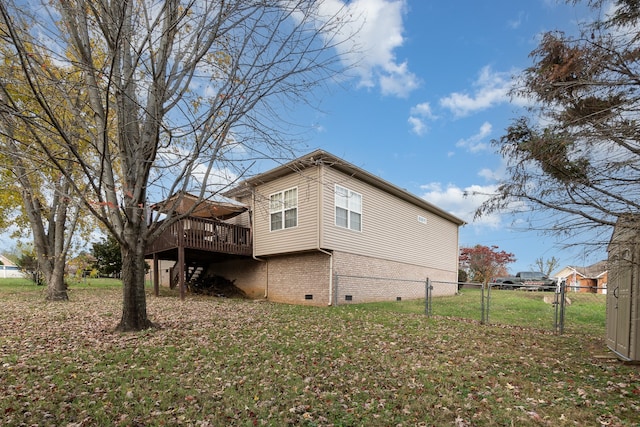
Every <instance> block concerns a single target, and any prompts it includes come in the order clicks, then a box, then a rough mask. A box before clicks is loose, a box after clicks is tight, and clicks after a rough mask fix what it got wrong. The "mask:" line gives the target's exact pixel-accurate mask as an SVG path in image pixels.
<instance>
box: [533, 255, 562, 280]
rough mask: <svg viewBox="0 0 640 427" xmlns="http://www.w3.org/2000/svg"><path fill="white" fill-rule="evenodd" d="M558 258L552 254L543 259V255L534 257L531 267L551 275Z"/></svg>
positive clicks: (556, 266)
mask: <svg viewBox="0 0 640 427" xmlns="http://www.w3.org/2000/svg"><path fill="white" fill-rule="evenodd" d="M559 265H560V260H559V259H558V258H556V257H554V256H552V257H551V258H547V259H544V258H543V257H539V258H536V260H535V262H534V264H533V266H532V267H531V268H532V269H534V270H535V271H539V272H541V273H544V274H545V275H546V276H551V273H553V271H554V270H555V269H556V268H558V266H559Z"/></svg>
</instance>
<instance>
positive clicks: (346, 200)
mask: <svg viewBox="0 0 640 427" xmlns="http://www.w3.org/2000/svg"><path fill="white" fill-rule="evenodd" d="M336 225H337V226H338V227H344V228H348V229H350V230H355V231H362V195H361V194H358V193H356V192H355V191H351V190H349V189H348V188H344V187H341V186H339V185H336Z"/></svg>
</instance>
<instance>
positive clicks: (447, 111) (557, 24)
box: [307, 0, 606, 273]
mask: <svg viewBox="0 0 640 427" xmlns="http://www.w3.org/2000/svg"><path fill="white" fill-rule="evenodd" d="M335 3H340V2H339V1H337V0H336V1H335ZM349 5H350V6H349V7H351V8H353V10H354V16H363V17H366V19H365V20H363V21H362V25H363V26H362V30H361V32H360V33H359V34H358V43H359V45H360V46H361V47H363V51H364V52H365V53H366V55H365V57H364V58H363V60H361V62H360V64H361V67H360V68H358V69H356V70H355V73H356V74H357V75H358V77H357V78H354V79H352V80H349V81H348V82H346V83H343V87H344V88H345V89H343V90H338V89H336V90H334V91H332V92H331V93H327V94H325V95H324V96H323V103H322V106H321V111H322V113H319V112H316V113H315V114H313V115H312V116H311V117H310V118H309V121H310V122H309V123H308V125H309V126H313V127H314V132H313V134H312V135H311V137H310V138H309V140H308V141H307V144H308V147H309V149H315V148H322V149H325V150H327V151H329V152H331V153H333V154H335V155H338V156H340V157H343V158H344V159H345V160H347V161H349V162H351V163H353V164H355V165H357V166H359V167H362V168H364V169H366V170H368V171H370V172H372V173H375V174H377V175H379V176H380V177H382V178H384V179H385V180H387V181H390V182H392V183H394V184H396V185H398V186H399V187H402V188H405V189H407V190H408V191H409V192H411V193H414V194H416V195H419V196H421V197H423V198H425V199H426V200H428V201H430V202H432V203H434V204H436V205H438V206H440V207H441V208H443V209H445V210H447V211H450V212H452V213H454V214H455V215H457V216H459V217H461V218H463V219H464V220H466V221H467V222H468V223H469V224H468V225H466V226H465V227H463V228H462V229H461V233H460V246H473V245H475V244H483V245H497V246H499V248H500V249H503V250H506V251H508V252H512V253H514V255H515V256H516V258H517V262H515V263H513V264H511V265H509V270H510V271H511V272H514V273H515V272H516V271H520V270H529V269H530V267H531V266H532V265H533V263H534V262H535V260H536V258H539V257H543V258H545V259H547V258H550V257H552V256H555V257H556V258H558V259H559V260H560V267H563V266H565V265H588V264H590V263H593V262H595V261H598V260H600V259H603V258H605V257H606V254H605V252H604V251H600V252H597V253H589V252H587V251H586V250H585V248H584V247H583V246H582V245H574V246H573V247H572V248H565V247H564V244H562V243H564V242H557V241H556V240H555V239H554V238H552V237H549V236H542V235H540V234H538V233H537V232H534V231H526V230H522V229H521V227H517V226H512V223H513V221H514V219H515V220H516V222H517V218H513V217H510V216H500V215H494V216H491V217H488V218H484V219H483V220H482V221H480V222H473V213H474V211H475V208H476V207H477V206H478V205H479V203H480V202H481V201H482V199H481V198H465V197H463V193H464V192H465V191H467V190H469V191H478V192H484V193H491V191H492V190H493V188H494V186H495V183H496V178H497V177H500V176H501V174H502V173H503V171H504V164H503V161H502V159H501V157H500V156H499V155H497V154H496V153H495V148H494V147H492V146H491V143H490V142H491V140H492V139H497V138H499V137H500V136H501V135H502V133H503V131H504V129H505V128H506V126H508V124H509V123H510V120H511V119H513V118H515V117H517V116H518V111H519V109H520V108H521V107H522V106H523V103H522V102H519V101H518V100H510V99H509V97H508V96H507V91H508V90H509V88H510V87H511V86H512V84H513V83H512V82H513V79H512V78H513V76H514V75H515V74H517V73H518V72H519V71H520V70H522V69H524V68H526V67H527V66H530V65H531V64H532V63H531V59H530V58H529V53H530V52H531V51H532V50H533V49H534V48H535V47H536V46H537V42H538V40H539V37H540V35H541V34H542V33H543V32H545V31H549V30H554V29H562V30H564V31H566V32H567V33H571V32H574V31H576V29H577V23H578V22H579V21H583V20H585V19H588V17H589V16H590V12H589V11H587V10H586V9H585V8H577V7H574V6H568V5H566V4H564V3H559V2H556V1H554V0H526V1H516V0H501V1H497V0H492V1H490V2H482V1H455V0H454V1H446V2H442V1H424V0H395V1H393V0H356V1H351V2H349ZM359 12H362V13H359ZM520 111H521V110H520Z"/></svg>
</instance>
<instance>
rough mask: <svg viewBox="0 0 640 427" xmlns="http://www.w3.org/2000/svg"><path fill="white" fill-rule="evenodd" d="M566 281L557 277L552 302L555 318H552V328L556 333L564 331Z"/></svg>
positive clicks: (560, 333)
mask: <svg viewBox="0 0 640 427" xmlns="http://www.w3.org/2000/svg"><path fill="white" fill-rule="evenodd" d="M566 289H567V283H566V281H565V280H564V279H558V284H557V286H556V295H555V300H554V302H553V304H554V305H555V318H554V320H553V330H554V332H555V333H556V334H558V335H562V334H563V333H564V307H565V301H566V298H567V295H566Z"/></svg>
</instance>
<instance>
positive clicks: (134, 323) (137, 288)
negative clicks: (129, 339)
mask: <svg viewBox="0 0 640 427" xmlns="http://www.w3.org/2000/svg"><path fill="white" fill-rule="evenodd" d="M136 240H138V239H136ZM127 243H128V244H127V245H122V247H121V251H122V285H123V303H122V318H121V319H120V324H118V326H117V328H116V330H118V331H122V332H129V331H140V330H143V329H147V328H151V327H153V323H152V322H151V321H150V320H149V318H148V317H147V301H146V294H145V288H144V279H145V275H144V273H145V260H144V248H145V245H144V244H143V243H142V244H140V243H138V244H131V242H127Z"/></svg>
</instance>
